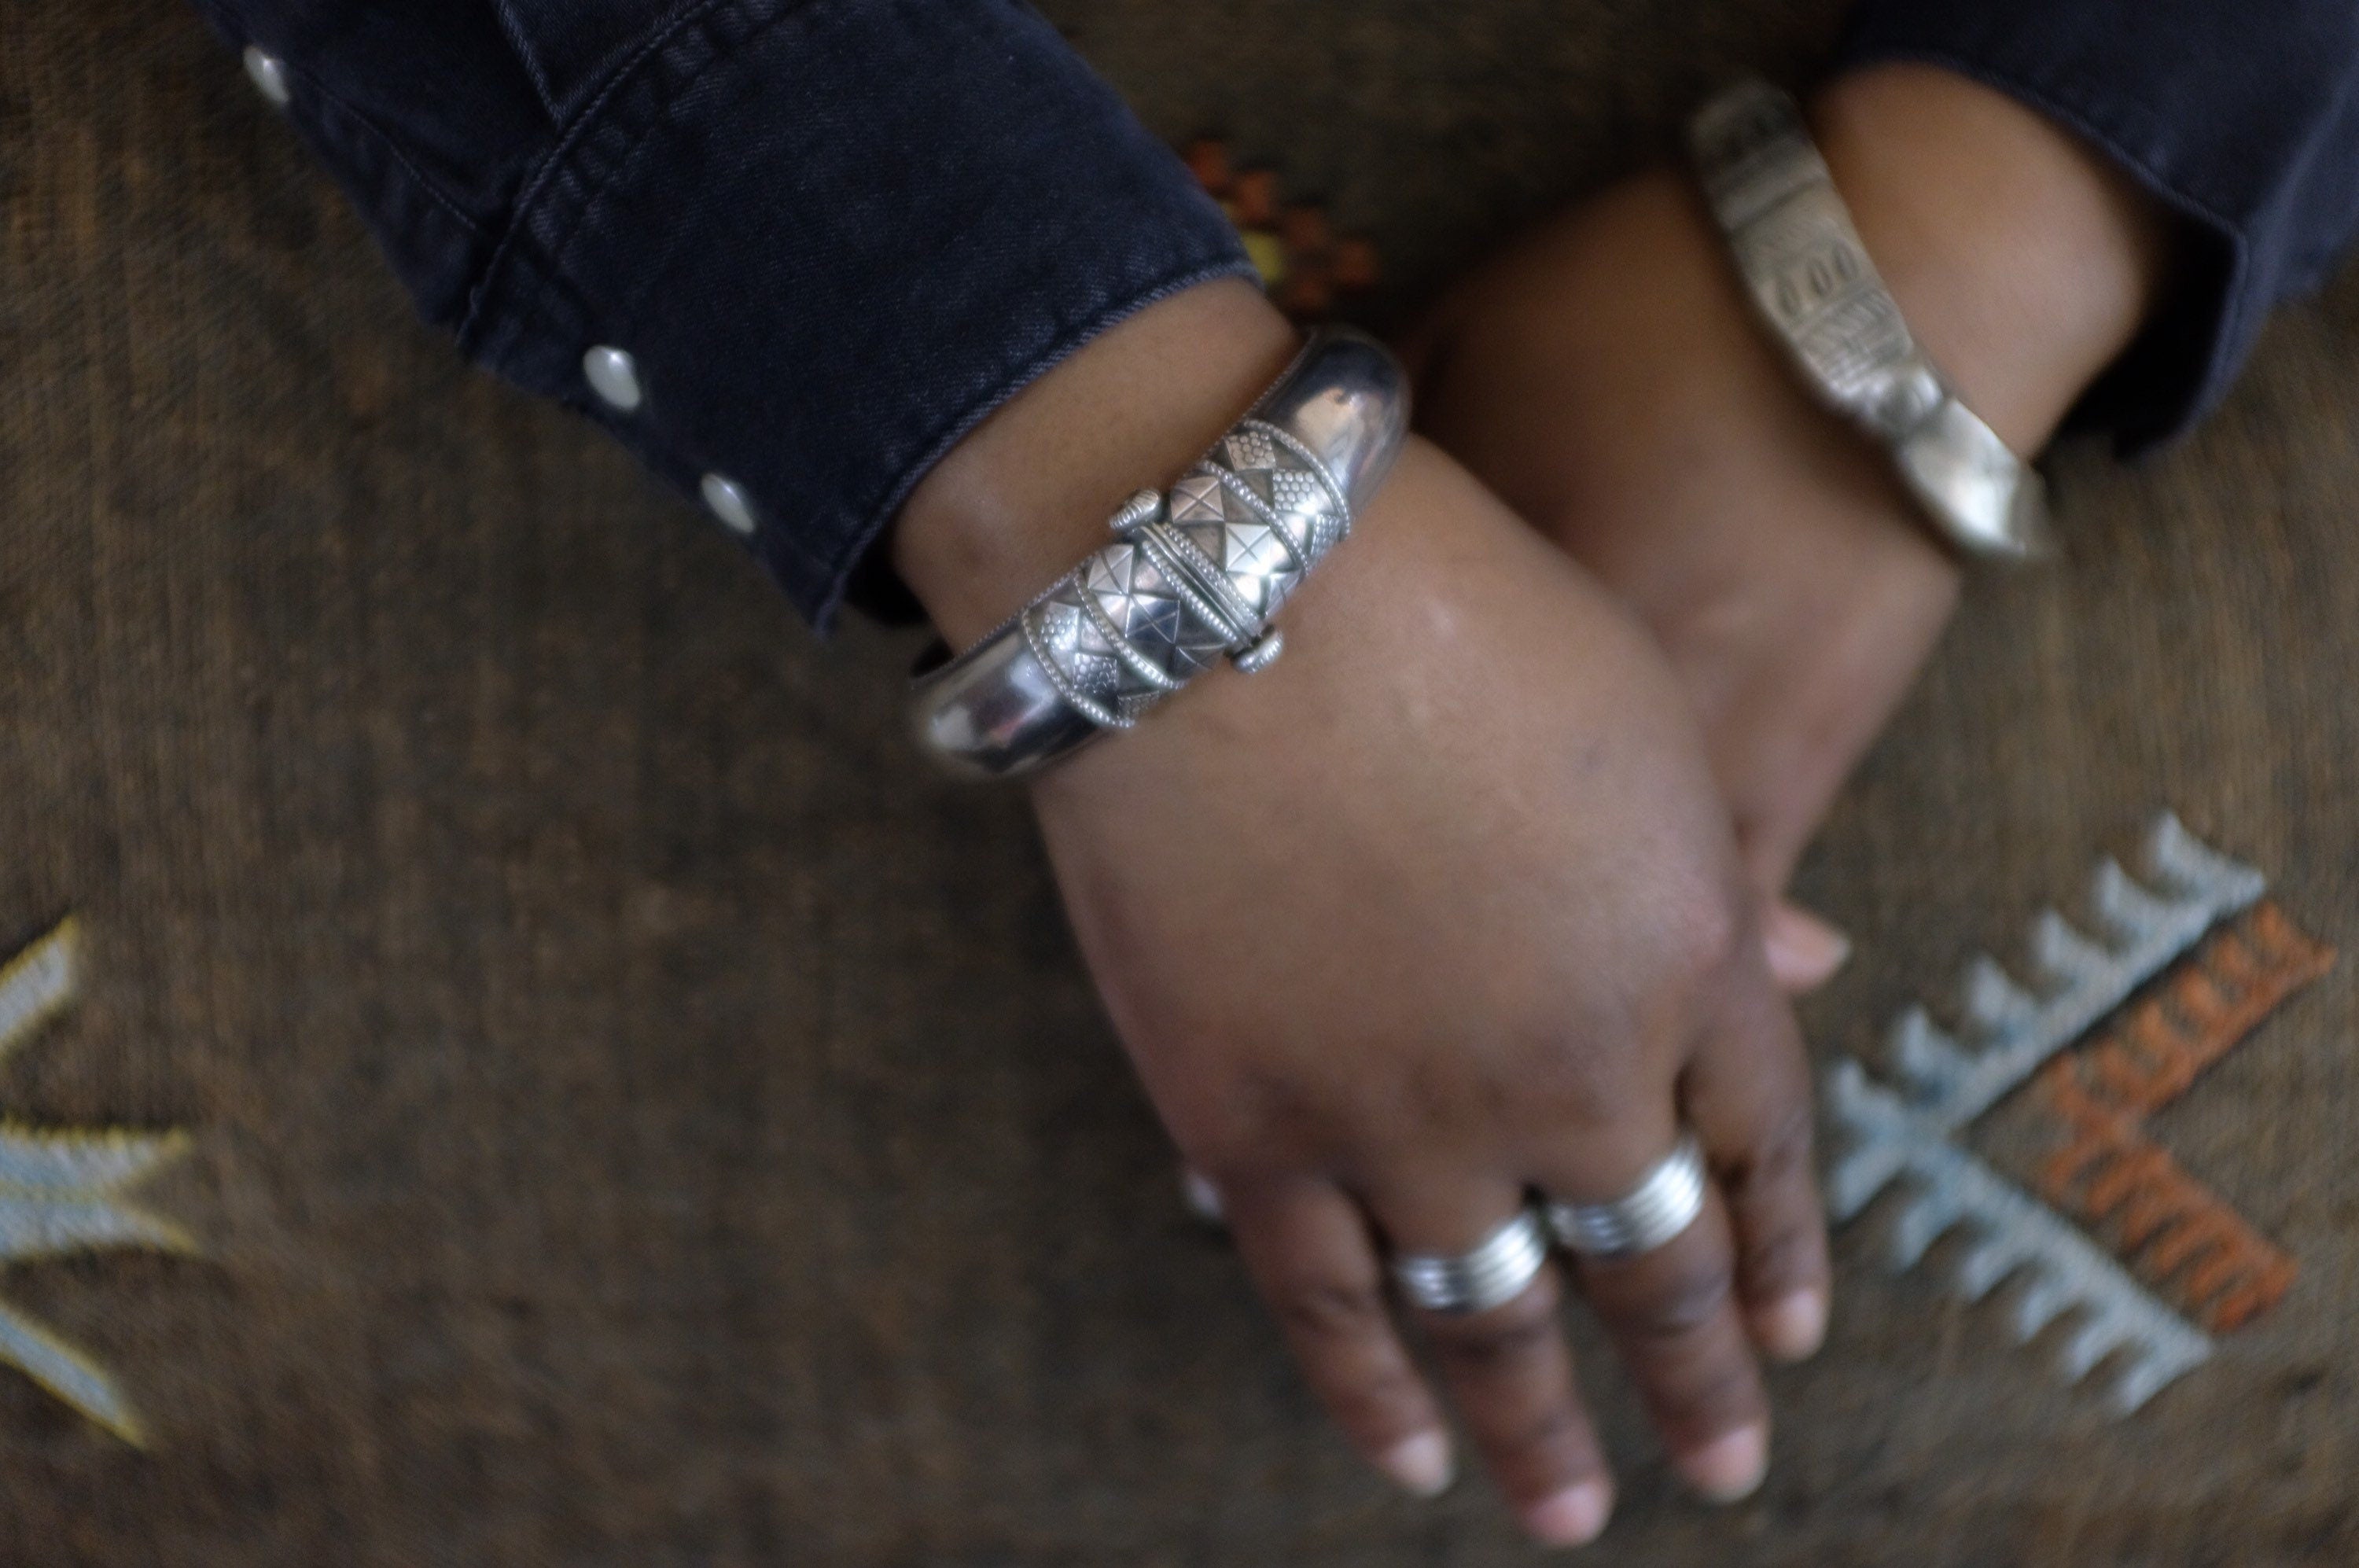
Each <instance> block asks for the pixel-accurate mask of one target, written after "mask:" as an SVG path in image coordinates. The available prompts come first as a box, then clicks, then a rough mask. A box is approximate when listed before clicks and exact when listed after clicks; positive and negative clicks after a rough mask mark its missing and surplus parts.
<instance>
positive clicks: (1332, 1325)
mask: <svg viewBox="0 0 2359 1568" xmlns="http://www.w3.org/2000/svg"><path fill="white" fill-rule="evenodd" d="M1223 1207H1224V1208H1225V1210H1226V1212H1227V1216H1228V1222H1229V1225H1230V1229H1231V1231H1232V1232H1233V1234H1234V1236H1235V1237H1236V1242H1237V1250H1238V1252H1239V1253H1240V1254H1241V1255H1242V1256H1243V1257H1244V1258H1245V1267H1246V1268H1247V1269H1250V1270H1251V1271H1252V1273H1253V1276H1254V1280H1255V1282H1256V1284H1257V1285H1259V1286H1260V1288H1261V1292H1262V1294H1263V1296H1264V1297H1265V1298H1266V1299H1267V1300H1268V1301H1269V1304H1270V1308H1271V1310H1272V1311H1273V1312H1276V1313H1277V1321H1278V1323H1279V1326H1280V1327H1281V1328H1282V1329H1283V1330H1284V1331H1285V1334H1286V1338H1287V1343H1288V1345H1291V1346H1292V1347H1293V1350H1294V1354H1295V1356H1297V1357H1298V1358H1299V1360H1300V1361H1301V1363H1302V1368H1303V1371H1304V1373H1305V1375H1306V1376H1308V1377H1309V1378H1310V1387H1311V1389H1312V1391H1313V1392H1315V1393H1316V1394H1317V1395H1318V1396H1319V1399H1320V1402H1321V1404H1323V1405H1325V1406H1326V1407H1327V1410H1328V1413H1329V1414H1331V1415H1332V1416H1333V1417H1334V1419H1335V1422H1336V1424H1337V1425H1339V1426H1341V1427H1342V1428H1343V1434H1344V1436H1345V1437H1346V1438H1347V1439H1348V1440H1349V1441H1350V1442H1351V1443H1352V1445H1353V1447H1354V1448H1356V1449H1358V1450H1359V1452H1360V1453H1361V1454H1364V1456H1365V1457H1366V1458H1367V1460H1368V1462H1369V1463H1370V1464H1372V1465H1375V1466H1376V1468H1377V1469H1379V1470H1382V1471H1383V1472H1384V1473H1385V1474H1386V1475H1389V1476H1391V1477H1392V1479H1393V1480H1394V1481H1396V1482H1397V1483H1398V1484H1399V1485H1400V1486H1402V1487H1404V1488H1405V1489H1406V1490H1408V1492H1410V1493H1412V1494H1414V1495H1415V1496H1418V1497H1433V1496H1436V1495H1438V1494H1439V1493H1441V1492H1443V1491H1446V1490H1447V1489H1448V1488H1449V1486H1450V1483H1451V1477H1452V1473H1453V1468H1454V1466H1453V1463H1452V1460H1451V1447H1450V1433H1449V1428H1448V1427H1446V1426H1445V1425H1444V1424H1443V1423H1442V1420H1441V1412H1440V1410H1439V1409H1438V1408H1437V1407H1436V1406H1435V1403H1434V1399H1433V1395H1432V1393H1431V1391H1430V1389H1429V1388H1427V1387H1426V1384H1425V1380H1424V1379H1423V1378H1421V1377H1419V1376H1418V1373H1417V1369H1416V1367H1414V1366H1413V1365H1412V1364H1411V1362H1410V1360H1409V1357H1408V1350H1407V1349H1406V1348H1405V1347H1404V1346H1403V1345H1402V1344H1401V1340H1400V1335H1399V1334H1398V1333H1397V1331H1396V1329H1395V1327H1394V1323H1393V1316H1392V1309H1391V1303H1390V1301H1389V1300H1388V1298H1387V1297H1386V1290H1385V1277H1384V1272H1383V1269H1382V1266H1381V1265H1380V1264H1379V1263H1378V1261H1377V1258H1376V1251H1375V1241H1374V1239H1373V1238H1372V1237H1371V1236H1369V1234H1368V1226H1367V1221H1366V1220H1365V1219H1364V1217H1363V1216H1362V1214H1361V1213H1360V1209H1359V1205H1358V1204H1356V1203H1353V1201H1352V1200H1351V1199H1350V1198H1349V1197H1347V1196H1345V1195H1344V1194H1343V1192H1342V1191H1341V1190H1340V1189H1338V1188H1336V1187H1334V1186H1332V1185H1331V1184H1329V1183H1327V1182H1324V1181H1313V1180H1308V1179H1305V1180H1301V1181H1288V1182H1286V1183H1283V1184H1277V1185H1270V1186H1254V1187H1247V1188H1245V1190H1243V1191H1224V1192H1223Z"/></svg>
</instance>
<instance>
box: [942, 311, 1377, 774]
mask: <svg viewBox="0 0 2359 1568" xmlns="http://www.w3.org/2000/svg"><path fill="white" fill-rule="evenodd" d="M1407 434H1408V381H1407V378H1406V377H1405V376H1403V374H1402V372H1401V367H1400V365H1399V362H1397V360H1395V359H1394V358H1393V356H1392V354H1391V353H1390V351H1388V350H1387V349H1386V348H1385V346H1384V345H1383V344H1382V343H1377V342H1376V341H1375V339H1374V338H1371V337H1368V336H1367V335H1365V334H1364V333H1362V332H1353V331H1351V330H1349V329H1346V328H1338V327H1329V328H1322V329H1321V330H1320V331H1319V332H1314V333H1313V334H1312V335H1311V337H1310V341H1309V342H1308V343H1306V344H1304V346H1303V349H1302V352H1301V354H1299V355H1297V356H1296V358H1295V361H1294V363H1293V364H1292V365H1290V366H1288V369H1287V371H1286V374H1285V375H1283V376H1280V377H1278V379H1277V384H1276V385H1274V386H1273V387H1270V389H1269V390H1268V391H1267V392H1266V393H1264V394H1263V395H1262V397H1261V400H1260V401H1259V402H1257V403H1256V404H1255V405H1254V407H1253V408H1252V409H1251V411H1250V412H1248V413H1247V414H1246V415H1245V418H1244V419H1240V420H1239V421H1237V423H1236V424H1235V425H1234V426H1233V427H1231V429H1230V430H1229V433H1228V434H1227V435H1225V436H1223V437H1222V438H1221V440H1220V441H1218V442H1216V443H1214V445H1213V447H1212V451H1211V452H1207V453H1205V454H1204V456H1203V457H1202V458H1201V459H1200V460H1199V461H1198V462H1197V463H1196V464H1195V465H1194V466H1193V467H1191V468H1190V469H1189V470H1188V472H1187V473H1186V474H1183V475H1182V476H1181V477H1180V482H1179V483H1178V484H1176V485H1173V486H1172V487H1171V488H1170V489H1169V491H1166V492H1160V493H1158V492H1157V491H1154V490H1142V491H1140V492H1139V493H1138V494H1137V495H1134V496H1132V497H1131V499H1130V500H1129V502H1128V503H1126V504H1125V506H1123V507H1122V509H1121V510H1119V511H1118V512H1116V513H1115V514H1114V521H1113V528H1114V539H1113V540H1112V541H1111V542H1109V543H1107V544H1105V545H1104V546H1103V547H1101V548H1100V549H1099V550H1096V551H1095V552H1094V553H1093V554H1092V555H1090V556H1089V557H1088V558H1087V559H1086V560H1084V561H1082V562H1081V564H1079V565H1078V566H1076V567H1074V568H1073V569H1072V570H1071V572H1067V573H1065V575H1064V576H1062V577H1060V578H1059V579H1058V580H1057V581H1056V582H1055V583H1052V584H1051V585H1050V586H1049V589H1048V591H1047V592H1046V593H1042V594H1041V595H1040V596H1039V597H1038V598H1037V599H1035V600H1033V601H1032V603H1031V604H1027V605H1026V606H1025V607H1024V609H1023V610H1022V611H1020V612H1019V613H1018V614H1017V615H1016V616H1015V617H1014V618H1013V619H1011V620H1009V621H1008V622H1007V623H1006V624H1005V625H1004V626H1000V627H999V628H998V629H997V630H996V631H994V632H992V633H991V634H990V635H989V636H987V637H984V639H983V640H982V641H981V642H978V643H976V644H975V645H974V646H973V648H969V649H967V650H966V651H965V652H964V653H962V654H961V655H959V656H958V657H957V658H956V659H948V660H947V662H941V660H943V659H945V658H946V652H945V650H941V649H939V648H937V649H936V650H935V652H934V653H933V654H932V655H931V656H930V657H929V659H928V660H926V661H921V663H920V665H919V676H918V678H917V681H916V686H915V695H916V710H917V711H916V722H917V730H918V738H919V742H920V744H922V745H923V746H925V748H926V749H927V750H928V751H929V752H930V753H931V754H932V755H933V756H934V757H937V758H939V759H940V760H941V761H942V762H943V763H945V764H946V765H948V766H949V767H951V768H952V769H954V770H955V771H958V772H960V773H963V774H967V775H970V776H973V777H978V778H989V779H1005V778H1013V777H1016V776H1017V775H1020V774H1025V773H1029V772H1032V771H1034V770H1036V769H1038V768H1043V767H1045V766H1047V765H1048V764H1049V763H1051V762H1054V761H1056V760H1057V759H1058V758H1060V757H1064V756H1066V755H1068V754H1069V753H1071V752H1072V751H1074V750H1076V749H1077V748H1079V747H1081V746H1084V745H1086V744H1088V743H1089V742H1090V741H1092V740H1094V739H1095V738H1097V737H1098V736H1099V735H1103V734H1104V733H1105V732H1106V731H1108V730H1118V729H1127V728H1129V727H1130V726H1131V725H1132V724H1136V723H1137V722H1138V718H1139V715H1140V714H1142V713H1146V712H1147V709H1149V708H1151V707H1153V706H1154V705H1155V704H1156V703H1158V702H1161V701H1162V700H1163V699H1164V698H1166V697H1168V696H1169V695H1170V694H1171V693H1172V692H1174V691H1178V690H1179V689H1180V687H1182V686H1184V685H1186V684H1187V683H1188V682H1189V681H1192V680H1194V679H1195V678H1196V677H1197V676H1198V675H1201V674H1202V673H1203V672H1204V671H1205V670H1209V669H1211V668H1212V665H1213V664H1214V663H1215V662H1217V661H1218V660H1219V659H1222V658H1223V656H1225V657H1226V658H1228V659H1230V660H1231V661H1232V662H1234V664H1235V665H1236V666H1237V667H1238V668H1239V669H1240V670H1245V671H1246V672H1247V673H1252V672H1254V671H1256V670H1262V669H1265V668H1266V667H1267V666H1268V665H1269V663H1270V662H1271V661H1272V660H1273V659H1276V658H1277V654H1278V650H1279V648H1280V646H1281V642H1280V637H1279V634H1278V632H1277V628H1276V627H1275V626H1272V625H1271V624H1270V622H1271V617H1273V616H1274V615H1277V609H1278V606H1279V605H1280V604H1284V603H1285V602H1286V599H1287V596H1288V594H1290V593H1293V592H1294V591H1295V589H1296V588H1297V587H1299V586H1300V584H1301V583H1302V580H1303V579H1304V578H1305V577H1307V576H1309V575H1310V572H1311V570H1312V569H1313V568H1315V567H1316V566H1317V565H1318V564H1319V562H1320V561H1321V560H1323V559H1324V558H1325V556H1326V554H1327V552H1328V551H1329V550H1332V549H1334V548H1335V546H1336V545H1337V544H1338V543H1340V542H1341V541H1342V540H1343V537H1344V536H1345V535H1346V534H1348V533H1350V532H1351V530H1352V521H1353V517H1355V516H1357V514H1358V513H1359V511H1360V509H1361V508H1362V507H1364V506H1366V504H1367V502H1368V500H1369V498H1370V497H1371V496H1373V495H1375V492H1376V488H1377V486H1379V485H1382V484H1383V483H1384V480H1385V475H1386V474H1387V473H1388V472H1390V470H1391V468H1392V464H1393V459H1394V458H1395V457H1397V456H1398V455H1399V452H1400V447H1401V442H1402V441H1403V439H1404V438H1405V437H1406V436H1407Z"/></svg>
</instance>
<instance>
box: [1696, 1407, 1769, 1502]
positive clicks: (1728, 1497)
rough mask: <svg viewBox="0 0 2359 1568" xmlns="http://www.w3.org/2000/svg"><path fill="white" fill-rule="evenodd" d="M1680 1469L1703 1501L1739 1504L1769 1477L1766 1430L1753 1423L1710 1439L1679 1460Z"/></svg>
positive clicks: (1764, 1427) (1758, 1423)
mask: <svg viewBox="0 0 2359 1568" xmlns="http://www.w3.org/2000/svg"><path fill="white" fill-rule="evenodd" d="M1680 1471H1681V1473H1683V1474H1684V1475H1686V1476H1687V1478H1688V1484H1689V1485H1690V1486H1693V1487H1694V1488H1695V1489H1696V1490H1697V1491H1698V1492H1699V1493H1701V1494H1702V1496H1703V1498H1704V1500H1705V1501H1706V1502H1712V1503H1734V1502H1742V1501H1743V1500H1744V1499H1745V1498H1746V1497H1751V1496H1752V1495H1753V1493H1754V1491H1755V1490H1756V1488H1757V1487H1758V1486H1760V1485H1761V1478H1762V1477H1763V1476H1765V1475H1768V1474H1769V1428H1768V1427H1767V1424H1765V1423H1762V1422H1758V1421H1756V1422H1755V1423H1754V1424H1753V1425H1751V1426H1741V1427H1738V1428H1737V1429H1736V1430H1735V1431H1734V1432H1730V1433H1728V1434H1727V1435H1726V1436H1723V1437H1716V1438H1713V1439H1712V1441H1711V1442H1710V1443H1705V1444H1704V1445H1703V1446H1702V1447H1701V1448H1699V1449H1697V1450H1696V1451H1695V1452H1694V1453H1692V1454H1688V1455H1686V1456H1685V1457H1683V1458H1682V1459H1681V1460H1680Z"/></svg>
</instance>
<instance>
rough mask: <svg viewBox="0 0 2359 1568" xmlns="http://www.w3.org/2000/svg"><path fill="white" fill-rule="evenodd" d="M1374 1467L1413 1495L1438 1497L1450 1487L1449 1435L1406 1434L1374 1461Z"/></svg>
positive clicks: (1451, 1468)
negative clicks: (1407, 1435)
mask: <svg viewBox="0 0 2359 1568" xmlns="http://www.w3.org/2000/svg"><path fill="white" fill-rule="evenodd" d="M1376 1468H1377V1469H1379V1470H1382V1471H1383V1472H1384V1473H1385V1474H1386V1475H1389V1476H1391V1477H1392V1478H1393V1479H1394V1480H1395V1481H1397V1482H1399V1483H1400V1486H1401V1489H1402V1490H1404V1491H1406V1492H1408V1494H1409V1496H1411V1497H1440V1496H1441V1494H1442V1493H1444V1492H1446V1491H1448V1490H1450V1483H1451V1480H1453V1479H1454V1478H1455V1467H1454V1466H1453V1465H1451V1462H1450V1439H1449V1438H1448V1437H1447V1436H1445V1435H1444V1434H1442V1433H1440V1432H1419V1433H1418V1434H1417V1435H1416V1436H1415V1437H1405V1438H1403V1439H1401V1440H1400V1441H1399V1442H1398V1443H1394V1444H1393V1445H1392V1446H1391V1447H1390V1448H1387V1449H1386V1450H1385V1452H1384V1454H1383V1456H1382V1457H1380V1458H1379V1459H1378V1460H1377V1461H1376Z"/></svg>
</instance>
